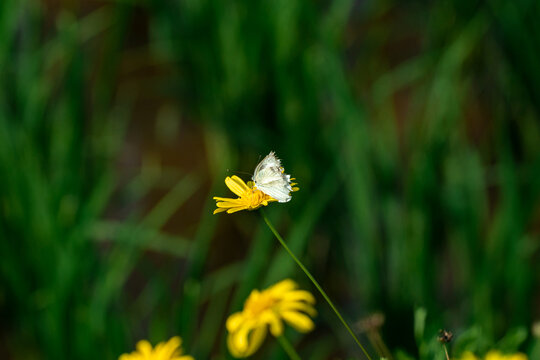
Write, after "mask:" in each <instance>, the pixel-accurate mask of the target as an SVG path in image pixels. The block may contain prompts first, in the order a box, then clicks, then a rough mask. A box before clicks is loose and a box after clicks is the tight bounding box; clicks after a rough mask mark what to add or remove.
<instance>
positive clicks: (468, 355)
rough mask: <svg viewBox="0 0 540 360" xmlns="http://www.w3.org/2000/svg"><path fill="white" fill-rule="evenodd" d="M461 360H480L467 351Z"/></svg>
mask: <svg viewBox="0 0 540 360" xmlns="http://www.w3.org/2000/svg"><path fill="white" fill-rule="evenodd" d="M461 360H478V358H477V357H476V356H475V355H474V354H473V353H472V352H470V351H465V352H464V353H463V354H462V355H461Z"/></svg>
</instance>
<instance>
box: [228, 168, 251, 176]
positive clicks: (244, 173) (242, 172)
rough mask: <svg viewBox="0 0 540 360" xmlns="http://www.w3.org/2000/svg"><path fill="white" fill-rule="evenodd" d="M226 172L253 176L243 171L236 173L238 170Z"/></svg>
mask: <svg viewBox="0 0 540 360" xmlns="http://www.w3.org/2000/svg"><path fill="white" fill-rule="evenodd" d="M227 172H232V173H235V174H243V175H249V176H251V175H253V174H250V173H248V172H245V171H238V170H231V169H227Z"/></svg>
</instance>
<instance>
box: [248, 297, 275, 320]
mask: <svg viewBox="0 0 540 360" xmlns="http://www.w3.org/2000/svg"><path fill="white" fill-rule="evenodd" d="M253 295H254V296H253ZM253 295H252V296H250V297H249V298H248V300H247V301H246V306H245V310H247V311H248V312H249V313H250V314H251V315H252V316H257V315H259V314H261V313H262V312H264V311H266V310H270V309H272V307H273V306H274V305H275V304H276V302H277V301H276V299H274V298H273V297H272V296H271V295H269V294H264V293H258V294H253Z"/></svg>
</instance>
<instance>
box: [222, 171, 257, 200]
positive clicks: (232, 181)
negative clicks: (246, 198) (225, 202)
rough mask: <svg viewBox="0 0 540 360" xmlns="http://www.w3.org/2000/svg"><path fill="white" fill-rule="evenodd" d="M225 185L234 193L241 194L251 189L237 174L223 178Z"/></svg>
mask: <svg viewBox="0 0 540 360" xmlns="http://www.w3.org/2000/svg"><path fill="white" fill-rule="evenodd" d="M225 185H227V187H228V188H229V189H230V190H231V191H232V192H233V193H235V194H236V195H238V196H240V197H241V196H243V195H244V194H245V193H246V192H248V191H251V189H250V188H249V187H248V186H247V185H246V183H245V182H244V180H242V179H240V178H239V177H238V176H236V175H233V176H232V177H227V178H226V179H225Z"/></svg>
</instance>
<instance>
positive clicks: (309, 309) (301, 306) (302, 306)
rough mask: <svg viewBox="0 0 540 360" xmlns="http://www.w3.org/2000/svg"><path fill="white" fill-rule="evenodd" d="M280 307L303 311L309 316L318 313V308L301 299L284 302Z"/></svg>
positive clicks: (281, 308) (286, 309) (283, 309)
mask: <svg viewBox="0 0 540 360" xmlns="http://www.w3.org/2000/svg"><path fill="white" fill-rule="evenodd" d="M279 309H280V311H303V312H305V313H306V314H308V315H309V316H316V315H317V310H315V308H314V307H313V306H311V305H310V304H306V303H304V302H300V301H294V302H284V303H283V304H282V305H281V306H280V308H279Z"/></svg>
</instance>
